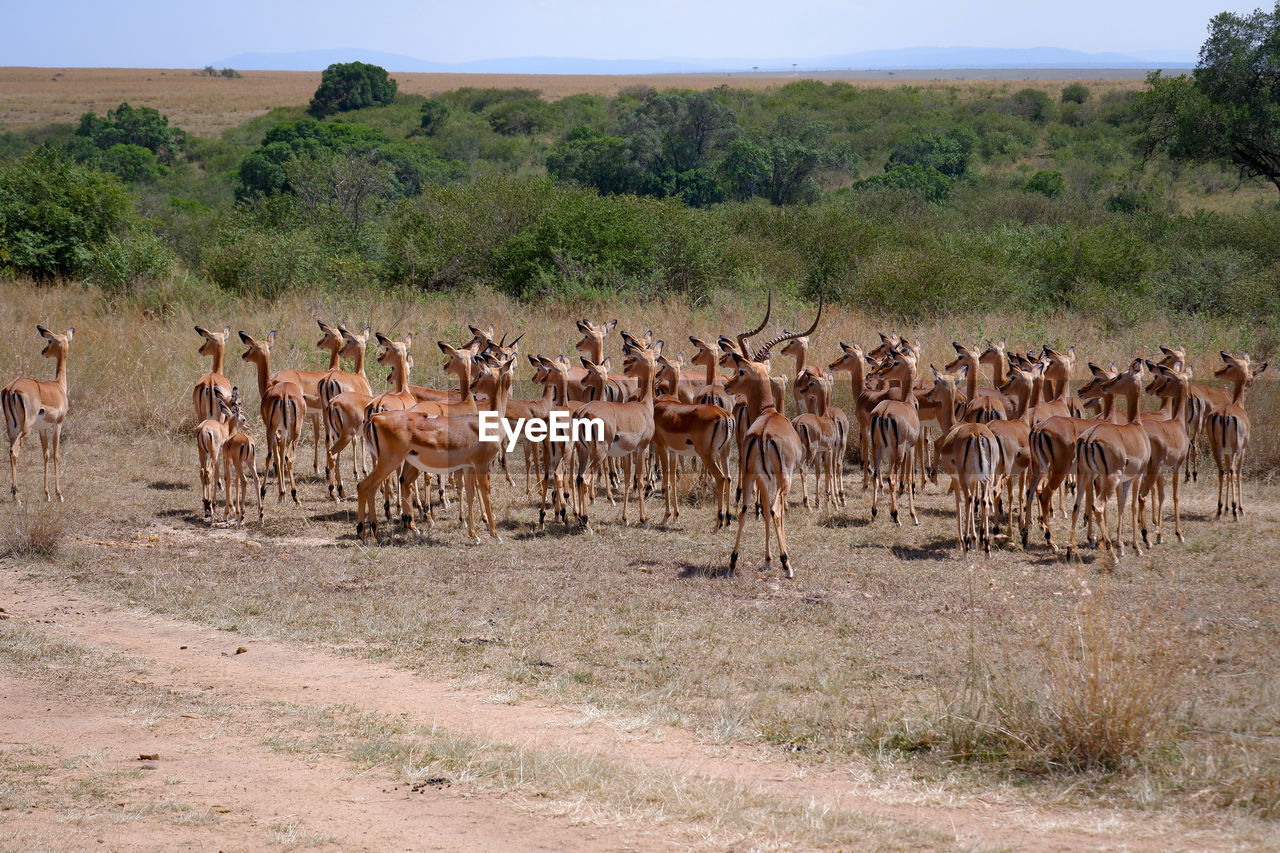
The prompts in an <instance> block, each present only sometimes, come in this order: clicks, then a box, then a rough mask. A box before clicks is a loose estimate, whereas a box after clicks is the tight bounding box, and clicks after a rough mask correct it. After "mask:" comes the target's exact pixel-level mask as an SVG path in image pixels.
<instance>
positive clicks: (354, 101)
mask: <svg viewBox="0 0 1280 853" xmlns="http://www.w3.org/2000/svg"><path fill="white" fill-rule="evenodd" d="M396 88H397V86H396V81H395V80H393V79H391V78H390V77H388V76H387V69H385V68H382V67H380V66H377V65H370V64H368V63H366V62H335V63H334V64H332V65H330V66H329V67H328V68H326V69H325V70H324V72H323V73H322V74H321V75H320V88H318V89H316V93H315V96H314V97H312V99H311V103H310V105H309V106H308V107H307V112H309V113H311V115H313V116H315V117H316V118H324V117H325V116H328V115H333V114H334V113H340V112H346V111H347V110H359V109H364V108H365V107H374V106H380V105H385V104H389V103H391V102H392V101H394V100H395V98H396Z"/></svg>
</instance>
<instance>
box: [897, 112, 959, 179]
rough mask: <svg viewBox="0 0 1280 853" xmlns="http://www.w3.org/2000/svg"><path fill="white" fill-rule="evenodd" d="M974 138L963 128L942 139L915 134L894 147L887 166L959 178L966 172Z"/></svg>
mask: <svg viewBox="0 0 1280 853" xmlns="http://www.w3.org/2000/svg"><path fill="white" fill-rule="evenodd" d="M977 138H978V137H977V134H975V133H974V132H973V130H972V129H970V128H968V127H966V126H964V125H957V126H956V127H955V128H953V129H952V130H951V131H950V132H949V133H947V134H945V135H942V134H918V135H916V136H913V137H911V139H910V140H908V141H907V142H904V143H902V144H901V145H896V146H894V149H893V152H892V153H891V154H890V155H889V163H888V166H894V165H897V164H904V165H909V166H925V167H928V168H932V169H936V170H937V171H939V172H941V173H942V174H944V175H946V176H947V177H948V178H959V177H963V176H964V173H965V172H966V171H968V169H969V158H970V156H971V155H972V153H973V147H974V145H975V143H976V142H977ZM888 166H887V167H886V168H888Z"/></svg>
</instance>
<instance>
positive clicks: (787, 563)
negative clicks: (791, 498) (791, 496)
mask: <svg viewBox="0 0 1280 853" xmlns="http://www.w3.org/2000/svg"><path fill="white" fill-rule="evenodd" d="M786 515H787V493H786V490H785V489H783V490H780V491H779V492H778V498H777V500H776V501H774V505H773V508H772V510H771V511H770V516H771V518H770V521H771V523H773V524H774V525H776V527H777V533H778V560H779V561H780V562H781V563H782V571H783V572H784V573H785V574H786V576H787V577H789V578H793V577H795V573H794V572H792V571H791V560H790V558H789V557H788V556H787V531H786Z"/></svg>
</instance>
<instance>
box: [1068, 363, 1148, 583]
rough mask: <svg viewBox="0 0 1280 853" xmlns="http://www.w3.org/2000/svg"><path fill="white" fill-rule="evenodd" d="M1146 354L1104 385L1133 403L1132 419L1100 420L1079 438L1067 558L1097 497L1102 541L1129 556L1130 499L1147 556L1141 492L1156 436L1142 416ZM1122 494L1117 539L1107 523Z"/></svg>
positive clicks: (1129, 413) (1133, 521)
mask: <svg viewBox="0 0 1280 853" xmlns="http://www.w3.org/2000/svg"><path fill="white" fill-rule="evenodd" d="M1142 366H1143V364H1142V359H1135V360H1134V361H1133V363H1131V364H1130V365H1129V367H1128V369H1126V370H1124V371H1122V372H1121V373H1119V374H1117V375H1116V377H1115V378H1113V379H1109V380H1107V381H1106V382H1103V383H1102V384H1101V387H1100V390H1101V391H1102V393H1103V394H1107V395H1111V396H1113V397H1115V396H1120V395H1123V396H1124V398H1125V400H1126V402H1127V403H1128V410H1127V411H1126V413H1125V414H1126V418H1127V419H1126V421H1125V422H1124V423H1120V424H1113V423H1106V422H1103V423H1098V424H1096V425H1095V426H1092V427H1090V428H1089V429H1087V430H1085V431H1084V432H1083V433H1082V434H1081V435H1080V438H1078V439H1077V440H1076V472H1077V473H1076V500H1075V504H1074V506H1073V507H1072V510H1071V540H1070V543H1069V544H1068V545H1067V557H1068V559H1070V557H1071V554H1072V553H1073V552H1074V551H1075V545H1076V522H1077V520H1078V518H1079V513H1080V506H1081V503H1083V504H1084V506H1085V513H1086V515H1088V514H1091V512H1092V509H1093V507H1092V504H1093V501H1094V500H1097V501H1100V502H1101V505H1102V506H1101V529H1102V543H1103V545H1104V546H1105V547H1106V548H1108V549H1109V550H1110V551H1111V553H1112V556H1113V558H1114V559H1115V560H1119V559H1120V558H1121V557H1123V556H1124V535H1123V529H1124V528H1123V525H1124V505H1125V502H1126V500H1129V499H1130V491H1131V490H1132V503H1133V505H1132V507H1131V517H1130V522H1131V525H1132V527H1133V537H1132V538H1133V550H1134V551H1135V552H1136V553H1137V554H1138V556H1142V546H1141V545H1139V544H1138V493H1139V491H1140V488H1139V486H1140V480H1139V478H1140V477H1142V476H1143V474H1144V473H1145V472H1146V469H1147V463H1148V462H1150V461H1151V440H1150V439H1149V438H1148V437H1147V431H1146V430H1145V429H1144V428H1143V426H1142V423H1141V422H1140V421H1139V420H1138V392H1139V385H1138V381H1139V380H1140V379H1141V376H1142ZM1112 495H1115V498H1116V541H1115V544H1114V545H1113V544H1112V541H1111V531H1110V528H1109V525H1108V522H1107V504H1108V502H1109V501H1110V499H1111V496H1112Z"/></svg>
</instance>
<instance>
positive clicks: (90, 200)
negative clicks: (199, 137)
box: [0, 148, 130, 281]
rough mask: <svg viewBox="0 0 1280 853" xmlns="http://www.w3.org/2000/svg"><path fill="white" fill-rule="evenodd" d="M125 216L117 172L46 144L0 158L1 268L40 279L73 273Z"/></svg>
mask: <svg viewBox="0 0 1280 853" xmlns="http://www.w3.org/2000/svg"><path fill="white" fill-rule="evenodd" d="M129 218H130V209H129V194H128V192H127V191H126V190H125V188H124V186H123V185H122V184H121V183H120V179H119V178H117V177H116V176H115V175H109V174H107V173H105V172H100V171H98V170H97V169H94V168H92V167H90V166H86V165H79V164H76V163H72V162H71V161H70V160H68V159H66V158H65V157H64V156H63V155H62V154H60V153H58V152H57V151H54V150H52V149H49V148H37V149H36V150H35V151H32V152H31V153H30V154H29V155H27V157H26V158H24V159H22V160H19V161H16V162H9V163H2V162H0V268H4V269H7V270H11V271H13V272H16V273H19V274H22V275H28V276H31V277H32V278H34V279H36V280H38V281H46V280H48V279H51V278H55V277H58V276H73V275H77V274H79V273H81V272H83V271H84V270H85V269H86V268H87V267H88V266H89V264H90V263H91V262H92V260H93V257H94V252H95V251H96V249H97V248H98V247H99V246H100V245H101V244H102V243H103V242H104V241H106V240H107V238H108V237H109V236H110V235H111V234H112V233H113V232H114V231H117V230H121V229H125V228H127V227H128V224H129Z"/></svg>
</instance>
